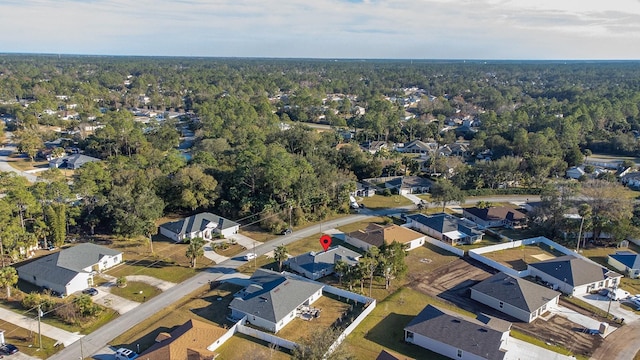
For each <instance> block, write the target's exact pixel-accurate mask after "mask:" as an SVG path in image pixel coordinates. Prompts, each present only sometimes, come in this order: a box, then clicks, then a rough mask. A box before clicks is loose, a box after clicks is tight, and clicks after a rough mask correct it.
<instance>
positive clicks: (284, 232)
mask: <svg viewBox="0 0 640 360" xmlns="http://www.w3.org/2000/svg"><path fill="white" fill-rule="evenodd" d="M292 232H293V230H291V228H289V229H284V230H282V232H281V233H280V235H289V234H291V233H292Z"/></svg>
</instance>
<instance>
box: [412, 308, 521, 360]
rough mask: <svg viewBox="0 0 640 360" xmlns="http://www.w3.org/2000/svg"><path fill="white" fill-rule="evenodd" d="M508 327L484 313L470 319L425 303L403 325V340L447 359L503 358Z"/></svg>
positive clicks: (490, 359)
mask: <svg viewBox="0 0 640 360" xmlns="http://www.w3.org/2000/svg"><path fill="white" fill-rule="evenodd" d="M510 329H511V323H509V322H507V321H503V320H500V319H496V318H492V317H490V316H487V315H484V314H480V315H478V316H477V318H475V319H472V318H468V317H466V316H463V315H460V314H457V313H454V312H452V311H449V310H444V309H440V308H437V307H435V306H433V305H427V307H425V308H424V309H423V310H422V311H421V312H420V313H419V314H418V315H417V316H416V317H415V318H413V320H411V322H410V323H409V324H408V325H407V326H406V327H405V328H404V340H405V341H406V342H408V343H411V344H414V345H418V346H420V347H423V348H425V349H427V350H430V351H433V352H435V353H438V354H441V355H443V356H446V357H448V358H450V359H473V360H477V359H486V360H503V359H505V355H506V354H507V340H508V339H509V330H510Z"/></svg>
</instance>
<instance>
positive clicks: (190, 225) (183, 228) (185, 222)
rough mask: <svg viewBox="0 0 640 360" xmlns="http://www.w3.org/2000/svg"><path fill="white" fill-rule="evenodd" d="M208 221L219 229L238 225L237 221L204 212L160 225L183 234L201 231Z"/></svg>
mask: <svg viewBox="0 0 640 360" xmlns="http://www.w3.org/2000/svg"><path fill="white" fill-rule="evenodd" d="M210 223H213V224H215V225H216V227H217V228H218V229H221V230H224V229H228V228H230V227H234V226H238V225H240V224H238V223H237V222H235V221H231V220H228V219H225V218H223V217H222V216H218V215H215V214H212V213H208V212H204V213H200V214H196V215H192V216H189V217H186V218H184V219H180V220H177V221H172V222H169V223H165V224H162V225H160V227H162V228H166V229H169V230H171V231H172V232H174V233H176V234H179V235H184V234H190V233H192V232H196V231H202V230H204V229H206V227H207V225H209V224H210Z"/></svg>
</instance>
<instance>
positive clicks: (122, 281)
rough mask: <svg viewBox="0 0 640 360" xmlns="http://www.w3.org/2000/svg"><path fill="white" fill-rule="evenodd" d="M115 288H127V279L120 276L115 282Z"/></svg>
mask: <svg viewBox="0 0 640 360" xmlns="http://www.w3.org/2000/svg"><path fill="white" fill-rule="evenodd" d="M116 286H117V287H120V288H123V287H126V286H127V278H126V277H124V276H120V277H119V278H118V279H117V280H116Z"/></svg>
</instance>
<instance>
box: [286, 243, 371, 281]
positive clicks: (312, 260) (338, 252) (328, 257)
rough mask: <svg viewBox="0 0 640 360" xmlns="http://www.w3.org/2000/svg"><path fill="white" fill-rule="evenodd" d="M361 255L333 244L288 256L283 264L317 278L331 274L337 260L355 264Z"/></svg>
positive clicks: (309, 276) (308, 276)
mask: <svg viewBox="0 0 640 360" xmlns="http://www.w3.org/2000/svg"><path fill="white" fill-rule="evenodd" d="M361 256H362V255H361V254H359V253H357V252H355V251H353V250H349V249H347V248H345V247H342V246H333V247H331V248H329V249H327V251H318V252H315V251H309V252H307V253H304V254H302V255H298V256H294V257H290V258H288V259H287V260H286V261H285V264H286V265H287V266H289V268H291V270H293V271H295V272H297V273H299V274H302V275H303V276H304V277H306V278H309V279H311V280H317V279H319V278H321V277H324V276H327V275H331V274H333V272H334V267H335V264H336V262H337V261H338V260H342V261H344V262H346V263H347V264H348V265H349V266H355V265H357V264H358V260H359V259H360V257H361Z"/></svg>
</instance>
